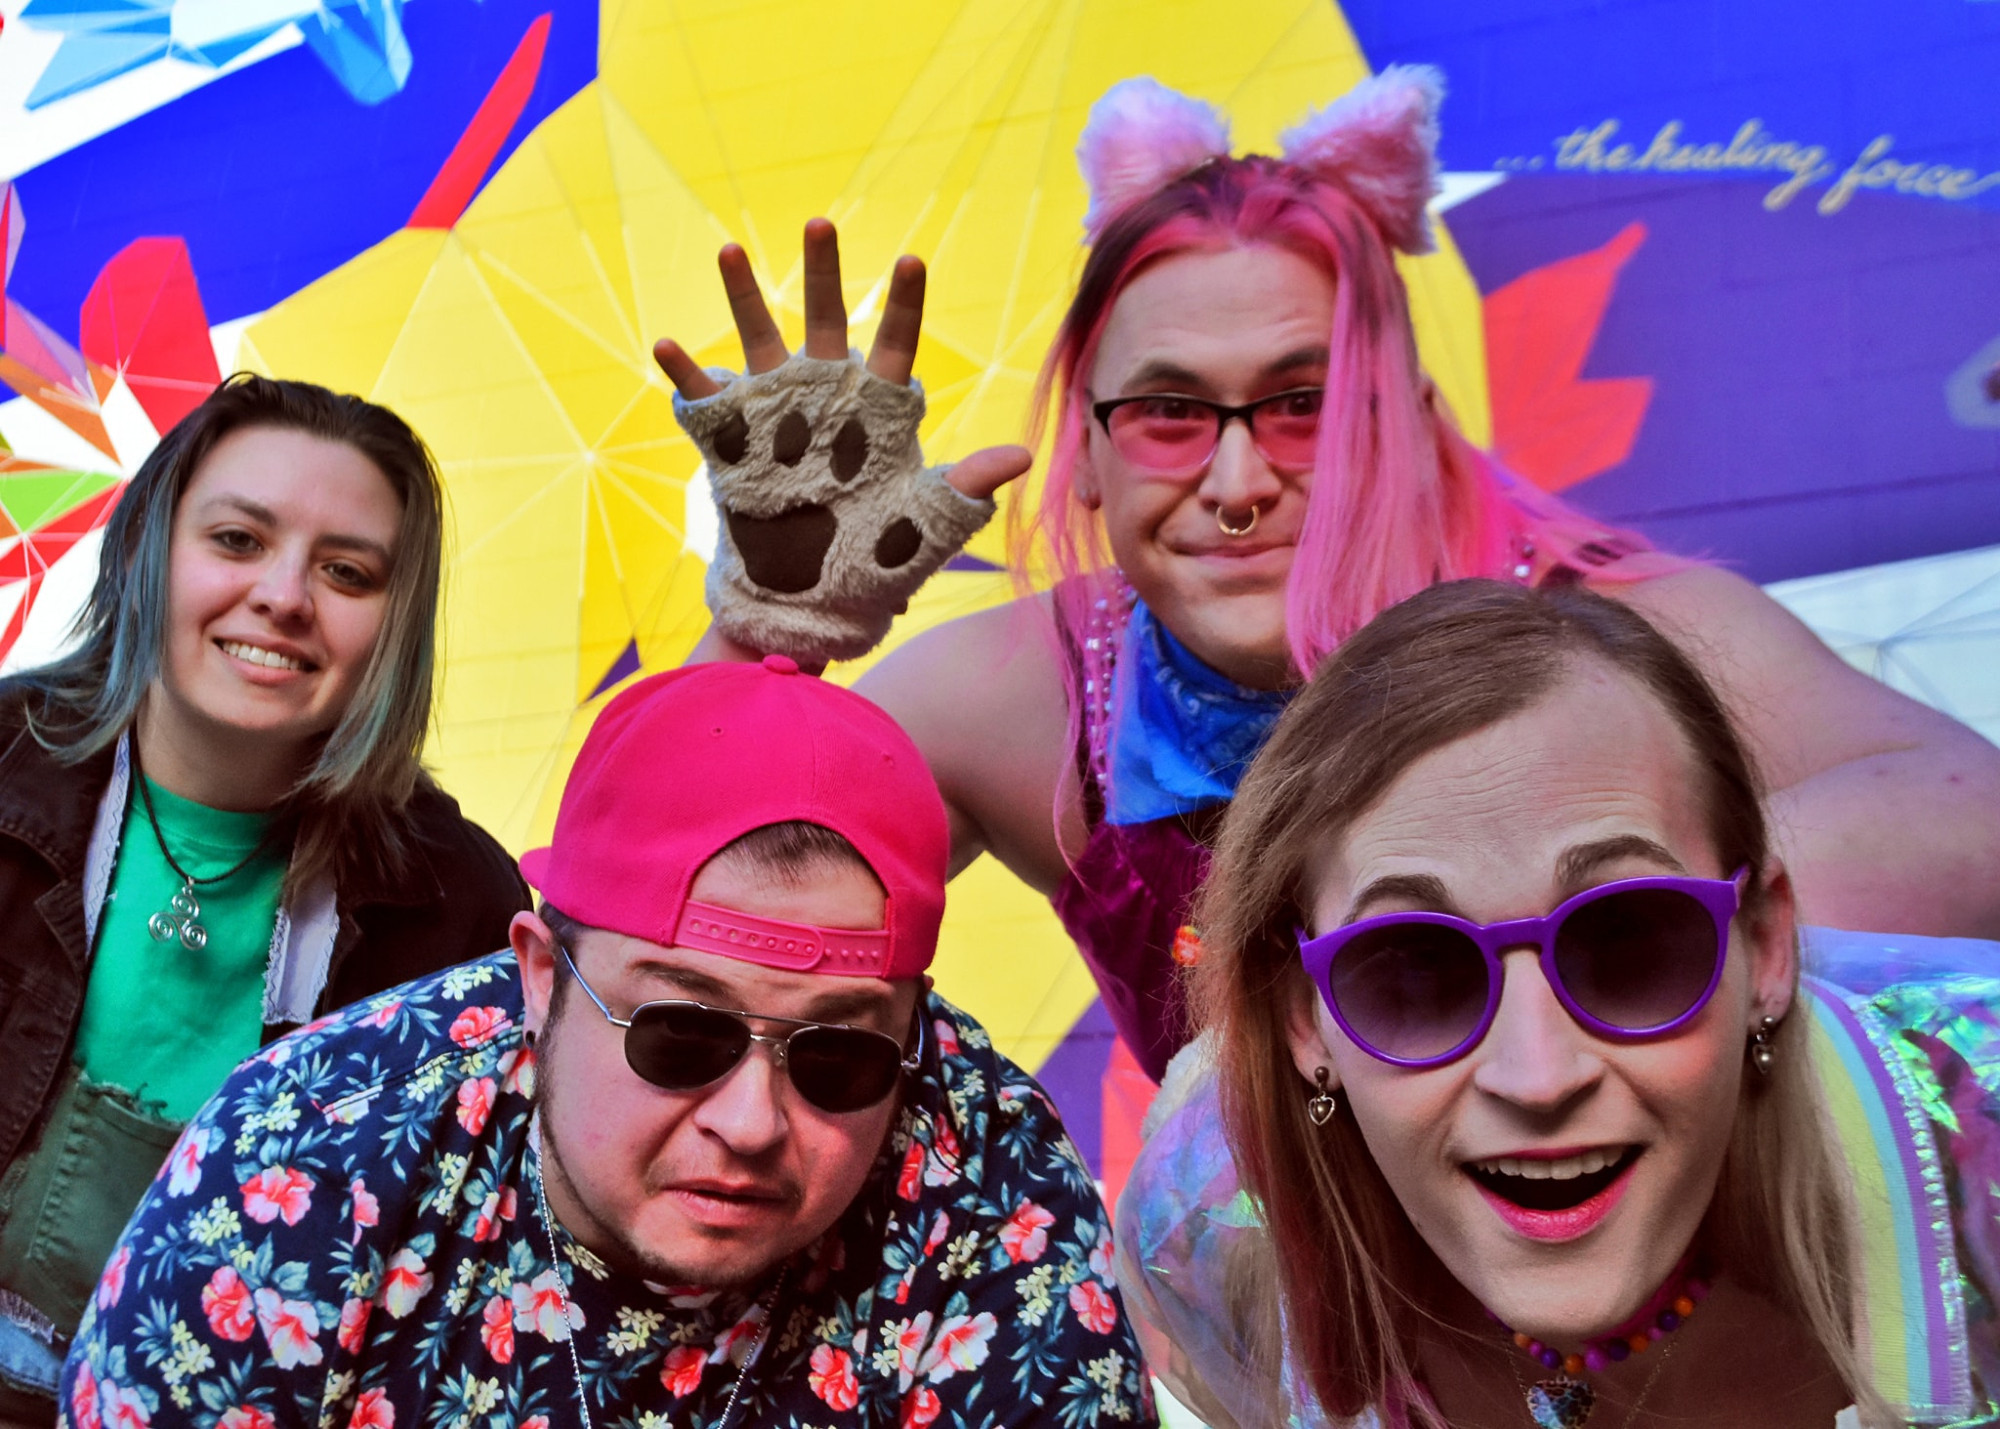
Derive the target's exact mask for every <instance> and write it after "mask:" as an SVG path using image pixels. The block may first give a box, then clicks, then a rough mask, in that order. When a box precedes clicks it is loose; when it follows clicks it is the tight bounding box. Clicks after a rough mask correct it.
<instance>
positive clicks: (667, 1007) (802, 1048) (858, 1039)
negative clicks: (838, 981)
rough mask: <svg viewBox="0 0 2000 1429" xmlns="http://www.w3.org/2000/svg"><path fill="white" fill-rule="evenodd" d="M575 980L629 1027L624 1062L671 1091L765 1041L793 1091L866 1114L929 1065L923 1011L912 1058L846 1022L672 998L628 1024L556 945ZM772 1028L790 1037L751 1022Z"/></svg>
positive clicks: (712, 1079) (722, 1068)
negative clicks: (925, 1063) (770, 1033)
mask: <svg viewBox="0 0 2000 1429" xmlns="http://www.w3.org/2000/svg"><path fill="white" fill-rule="evenodd" d="M556 946H557V947H558V948H560V949H561V951H562V956H563V962H564V964H565V965H567V966H568V968H569V972H570V976H571V977H573V978H575V979H576V985H577V986H578V987H580V988H582V989H583V991H584V994H585V995H586V996H587V997H589V999H590V1000H591V1001H592V1002H594V1003H596V1004H597V1010H598V1011H599V1012H601V1013H603V1014H604V1020H605V1021H606V1022H609V1023H610V1024H611V1025H612V1026H613V1027H622V1028H624V1029H625V1062H626V1065H628V1066H630V1067H631V1069H632V1070H633V1071H634V1072H637V1073H638V1074H639V1075H640V1076H641V1077H643V1078H644V1079H645V1080H646V1081H649V1082H651V1083H652V1084H653V1085H654V1086H656V1087H661V1088H664V1089H665V1090H667V1091H670V1092H693V1091H700V1090H701V1089H702V1088H703V1087H706V1086H710V1085H713V1084H714V1083H716V1082H719V1081H721V1080H722V1079H723V1078H724V1077H726V1076H728V1075H729V1074H730V1073H731V1072H732V1071H734V1070H735V1069H736V1065H737V1064H738V1063H739V1062H741V1061H742V1060H743V1057H744V1054H745V1053H747V1052H748V1051H749V1050H750V1047H751V1044H753V1043H758V1042H761V1043H763V1044H764V1045H765V1046H767V1047H769V1048H770V1049H771V1057H772V1060H773V1061H775V1062H776V1063H777V1064H778V1066H780V1067H781V1068H783V1069H784V1072H785V1075H786V1076H788V1077H789V1078H791V1082H792V1086H793V1088H794V1089H795V1090H796V1091H797V1092H798V1094H799V1095H800V1096H801V1097H803V1098H804V1099H805V1100H806V1101H807V1102H808V1103H809V1104H811V1105H812V1106H815V1107H818V1108H819V1109H820V1110H821V1111H825V1112H850V1111H862V1110H864V1109H866V1108H868V1107H871V1106H874V1105H876V1104H877V1103H878V1102H880V1101H881V1100H882V1099H883V1098H884V1097H886V1096H888V1095H889V1093H890V1092H892V1091H894V1090H895V1089H896V1083H897V1079H898V1078H899V1077H901V1076H902V1074H903V1073H905V1072H909V1073H915V1072H916V1071H917V1070H918V1069H919V1068H920V1067H921V1066H922V1065H923V1056H924V1018H923V1009H922V1007H921V1005H920V1006H919V1007H918V1009H917V1016H916V1019H915V1020H916V1024H917V1036H916V1044H917V1045H916V1050H914V1051H913V1052H911V1053H910V1054H909V1055H908V1056H907V1057H905V1056H904V1055H903V1044H902V1043H900V1042H898V1041H897V1040H896V1039H895V1038H894V1037H891V1036H890V1035H889V1034H888V1033H886V1032H877V1031H874V1030H873V1029H871V1028H867V1027H850V1026H848V1025H846V1024H845V1023H830V1022H805V1021H802V1020H800V1019H799V1018H796V1017H767V1016H766V1015H764V1014H763V1013H761V1012H729V1011H725V1010H724V1009H722V1008H719V1007H709V1006H707V1005H706V1004H704V1003H699V1002H687V1001H681V1000H668V1001H662V1002H644V1003H641V1004H639V1006H637V1007H635V1008H634V1009H632V1015H631V1017H629V1018H622V1017H613V1016H612V1015H611V1009H610V1008H608V1007H606V1006H605V1005H604V999H603V998H601V997H599V996H598V995H597V993H596V991H595V990H594V989H593V988H592V987H591V985H590V984H589V983H588V982H586V981H584V977H583V974H582V972H580V971H579V970H578V969H577V966H576V959H575V958H573V957H571V956H570V951H569V949H568V947H566V946H564V945H563V944H561V943H558V944H557V945H556ZM752 1019H754V1020H756V1021H758V1022H774V1023H778V1024H780V1025H782V1026H787V1027H790V1028H791V1029H792V1031H790V1032H788V1033H786V1034H785V1035H784V1036H782V1037H767V1036H764V1035H762V1034H760V1033H757V1032H753V1031H751V1030H750V1022H751V1020H752Z"/></svg>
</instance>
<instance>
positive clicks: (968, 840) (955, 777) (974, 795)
mask: <svg viewBox="0 0 2000 1429" xmlns="http://www.w3.org/2000/svg"><path fill="white" fill-rule="evenodd" d="M856 688H857V689H859V690H860V691H861V693H863V694H865V695H867V696H868V698H869V699H871V700H873V701H875V703H877V704H879V705H880V706H882V708H883V709H885V710H887V711H888V712H889V713H890V714H891V715H893V716H894V717H895V719H896V721H897V723H899V724H901V725H902V726H903V728H904V729H905V730H906V731H908V732H909V735H910V738H911V739H913V740H915V741H916V743H917V747H918V748H919V749H921V750H923V752H924V757H925V758H926V759H927V760H929V762H930V766H931V772H932V773H933V774H934V775H936V777H937V781H938V786H939V788H940V789H941V790H942V791H943V793H944V797H945V803H946V804H947V805H948V806H949V807H950V809H951V812H952V831H953V845H954V847H953V863H954V866H955V867H963V866H964V865H965V864H966V863H968V862H970V861H971V858H972V856H973V855H975V854H977V853H978V852H980V851H982V850H984V851H988V852H991V853H993V854H994V855H995V856H996V857H998V858H999V859H1000V861H1001V862H1002V863H1005V864H1006V865H1007V866H1008V867H1009V868H1011V869H1013V870H1014V872H1015V873H1016V874H1018V875H1019V876H1020V877H1022V878H1023V879H1025V880H1026V881H1027V882H1028V883H1030V884H1032V885H1034V886H1035V887H1037V888H1040V889H1042V891H1044V892H1049V891H1052V889H1053V887H1054V883H1055V882H1056V881H1059V880H1060V878H1061V876H1062V870H1063V868H1064V866H1065V865H1064V863H1063V860H1062V855H1061V850H1060V848H1059V847H1058V845H1057V842H1056V836H1055V812H1054V811H1055V803H1056V798H1057V795H1058V792H1059V786H1060V785H1061V784H1062V781H1063V777H1064V774H1065V771H1066V770H1067V768H1068V763H1069V761H1068V744H1069V717H1068V703H1067V701H1068V696H1067V693H1066V690H1065V686H1064V677H1063V655H1062V651H1061V647H1060V645H1059V643H1058V640H1057V636H1056V632H1055V625H1054V616H1053V608H1052V603H1051V602H1050V600H1049V599H1048V597H1047V596H1031V597H1026V598H1023V599H1020V600H1013V601H1009V602H1008V603H1007V604H1005V605H1000V606H995V607H993V608H992V609H990V610H983V611H980V612H978V613H976V614H973V615H967V616H961V617H960V618H958V619H957V620H952V621H947V622H945V623H944V624H943V625H939V626H935V627H933V628H932V629H930V630H927V631H925V632H924V633H923V634H921V635H918V636H916V637H915V638H913V639H911V640H910V641H908V642H907V643H905V644H903V645H901V646H899V647H897V649H895V650H894V651H893V652H891V653H890V654H889V655H887V656H885V657H884V658H883V659H882V660H881V662H880V663H879V664H877V665H876V666H875V667H874V668H873V669H871V670H870V671H869V672H868V673H867V674H866V675H864V676H863V677H862V678H861V680H860V682H859V683H858V684H857V686H856Z"/></svg>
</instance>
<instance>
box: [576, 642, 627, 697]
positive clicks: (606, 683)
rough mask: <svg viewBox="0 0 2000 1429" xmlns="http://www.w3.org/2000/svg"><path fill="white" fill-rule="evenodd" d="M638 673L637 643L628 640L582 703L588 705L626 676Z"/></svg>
mask: <svg viewBox="0 0 2000 1429" xmlns="http://www.w3.org/2000/svg"><path fill="white" fill-rule="evenodd" d="M638 672H639V642H638V641H636V640H628V641H626V642H625V648H624V649H623V650H621V651H619V652H618V658H617V659H616V660H613V661H612V662H611V668H610V669H608V670H606V671H605V672H604V678H603V679H601V680H599V681H598V682H597V686H596V688H595V689H593V690H592V691H591V692H590V696H589V698H588V699H586V700H585V701H584V703H585V704H589V703H590V701H591V700H594V699H596V698H597V697H598V696H599V695H601V694H603V693H604V692H605V691H606V690H608V689H610V688H611V687H612V686H613V685H615V684H617V683H618V682H619V681H620V680H622V679H624V678H625V677H626V676H628V675H636V674H637V673H638Z"/></svg>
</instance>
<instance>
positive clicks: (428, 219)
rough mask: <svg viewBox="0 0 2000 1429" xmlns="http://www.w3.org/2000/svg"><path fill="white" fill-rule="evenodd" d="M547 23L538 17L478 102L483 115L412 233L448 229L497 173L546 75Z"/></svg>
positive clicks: (426, 200)
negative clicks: (505, 148) (495, 168)
mask: <svg viewBox="0 0 2000 1429" xmlns="http://www.w3.org/2000/svg"><path fill="white" fill-rule="evenodd" d="M549 18H550V17H549V15H548V14H543V15H539V16H537V17H536V19H535V21H534V23H532V24H531V25H529V26H528V31H527V33H526V34H524V35H522V36H521V43H520V44H518V45H516V46H515V47H514V53H513V56H512V57H511V58H510V59H509V60H508V61H507V65H506V68H504V69H502V70H501V71H500V77H499V78H498V79H496V80H494V81H493V88H491V89H490V90H488V91H487V92H486V98H485V99H483V100H481V101H480V105H479V112H478V113H476V114H474V115H473V116H472V122H471V123H470V124H468V125H466V126H465V132H464V133H463V134H461V135H459V136H458V143H457V144H455V145H453V146H452V151H451V154H450V156H449V157H448V158H446V160H445V161H444V167H443V168H441V169H439V170H438V173H437V177H436V178H434V179H432V180H431V186H430V188H429V189H427V190H425V192H424V196H423V197H422V198H421V199H419V200H418V201H417V207H416V210H415V211H414V212H413V213H411V215H410V221H409V224H408V227H410V228H450V227H451V226H452V225H453V224H454V223H457V222H458V220H459V218H460V216H461V215H463V214H464V212H465V210H466V206H467V205H469V204H470V203H471V202H472V199H473V195H475V194H477V193H478V192H479V186H480V184H482V183H483V182H485V179H486V171H487V170H488V169H490V168H492V167H493V161H494V159H496V158H498V157H499V154H500V146H501V145H502V144H504V143H506V142H507V136H508V135H509V134H511V133H512V132H513V131H514V125H515V124H516V123H517V122H518V121H519V120H520V118H521V111H522V110H524V109H526V108H527V107H528V96H529V95H531V94H532V93H534V90H535V80H536V79H537V78H538V77H539V76H540V75H541V72H542V52H543V51H544V50H545V49H547V48H548V42H549Z"/></svg>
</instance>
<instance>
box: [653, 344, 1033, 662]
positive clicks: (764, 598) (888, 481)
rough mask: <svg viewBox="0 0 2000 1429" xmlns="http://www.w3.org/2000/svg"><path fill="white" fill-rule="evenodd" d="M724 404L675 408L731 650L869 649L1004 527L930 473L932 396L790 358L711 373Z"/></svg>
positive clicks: (837, 364) (856, 358) (850, 653)
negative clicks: (708, 521)
mask: <svg viewBox="0 0 2000 1429" xmlns="http://www.w3.org/2000/svg"><path fill="white" fill-rule="evenodd" d="M710 375H711V376H713V377H714V378H715V379H716V380H717V381H718V382H720V383H722V390H721V391H720V392H718V393H716V394H715V395H714V396H711V397H704V398H701V399H700V400H698V401H692V402H691V401H688V400H686V399H684V398H682V397H679V396H676V397H675V398H674V416H675V417H676V418H677V419H678V420H679V422H680V424H681V429H682V430H683V431H685V432H686V433H687V434H688V435H689V436H690V437H692V438H693V439H694V443H695V446H696V447H698V448H699V449H700V451H701V454H702V458H703V460H705V461H706V462H707V463H708V480H709V489H710V490H711V491H712V492H713V493H714V496H715V507H716V514H717V515H718V516H719V517H720V518H721V520H720V522H719V525H720V527H721V537H720V539H719V541H718V542H717V545H716V552H715V561H714V563H713V564H712V565H710V566H709V568H708V608H709V610H710V611H711V612H712V613H713V614H714V616H715V623H716V626H717V627H718V628H719V629H720V630H721V631H722V632H723V633H724V634H725V635H727V636H729V637H730V638H731V639H732V640H735V641H737V642H738V643H739V644H742V645H746V646H748V647H749V648H751V649H752V650H757V651H761V652H763V653H765V654H773V653H775V654H781V655H789V656H791V657H792V658H793V659H795V660H797V661H799V662H800V663H801V664H817V663H820V662H823V661H827V660H851V659H853V658H854V657H855V656H857V655H862V654H866V653H867V652H868V651H869V650H872V649H873V648H874V647H875V646H876V644H877V643H879V642H880V641H881V639H882V637H883V636H884V635H885V634H887V633H888V630H889V622H890V621H891V620H893V619H895V617H896V616H898V615H901V614H902V613H903V611H904V610H905V609H907V608H908V606H909V601H910V596H911V595H912V594H914V593H915V591H916V589H917V587H919V586H921V585H922V584H923V583H924V582H925V581H926V580H927V579H929V577H930V574H931V572H932V571H935V570H936V569H937V568H938V567H939V566H941V565H943V564H944V563H945V562H946V561H948V560H950V559H951V557H952V556H953V555H954V554H955V553H956V552H957V551H958V550H959V549H960V548H961V547H963V546H964V545H965V543H966V542H967V541H969V540H971V539H972V537H973V535H974V534H975V533H977V532H978V530H979V528H980V527H982V526H984V525H985V524H986V523H987V522H988V521H989V520H990V519H992V516H993V511H994V505H993V503H992V502H991V501H986V500H975V499H974V498H972V497H969V496H966V495H963V494H962V493H960V492H959V491H958V490H956V489H955V488H954V487H953V486H952V485H951V484H950V483H949V482H947V481H946V480H945V479H944V474H945V472H946V471H948V470H949V469H950V468H949V467H947V466H933V467H926V466H925V465H924V456H923V451H922V449H921V448H920V447H919V446H918V445H917V426H918V424H919V423H920V422H922V421H923V418H924V395H923V392H922V390H921V389H919V388H918V387H917V386H916V385H915V384H914V383H912V384H911V385H910V386H907V387H898V386H896V385H895V384H893V383H890V382H885V381H883V380H882V379H881V378H879V377H877V376H875V375H874V374H873V373H872V372H870V371H868V369H867V368H866V367H864V366H863V365H862V362H861V355H860V354H859V353H853V354H850V356H849V357H847V358H846V359H845V360H840V361H836V360H833V359H829V358H819V357H803V356H794V357H791V358H789V359H788V360H787V361H785V362H784V363H783V364H782V365H780V366H778V367H775V368H773V369H772V370H771V371H769V372H761V373H757V374H756V375H754V376H738V375H736V374H734V373H731V372H726V371H721V370H716V369H711V370H710Z"/></svg>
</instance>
